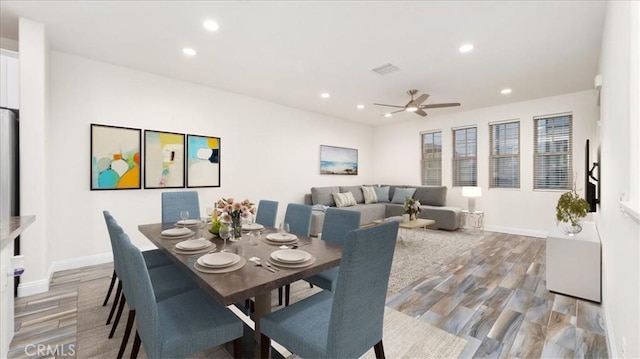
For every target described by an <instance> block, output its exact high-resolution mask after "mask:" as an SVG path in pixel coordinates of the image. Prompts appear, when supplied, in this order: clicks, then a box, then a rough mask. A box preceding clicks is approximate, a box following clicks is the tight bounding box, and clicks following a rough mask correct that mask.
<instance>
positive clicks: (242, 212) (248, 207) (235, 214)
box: [216, 197, 256, 239]
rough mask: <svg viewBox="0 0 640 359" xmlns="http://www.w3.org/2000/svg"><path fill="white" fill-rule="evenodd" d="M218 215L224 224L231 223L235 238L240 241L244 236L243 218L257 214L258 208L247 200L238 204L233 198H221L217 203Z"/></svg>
mask: <svg viewBox="0 0 640 359" xmlns="http://www.w3.org/2000/svg"><path fill="white" fill-rule="evenodd" d="M216 214H217V217H218V218H219V219H220V221H222V222H226V223H231V226H232V228H233V232H232V233H233V237H234V238H235V239H239V238H240V237H241V236H242V218H248V217H249V215H255V214H256V207H255V205H254V204H253V203H251V201H249V200H248V199H245V200H244V201H242V202H236V201H234V199H233V198H231V197H229V198H221V199H220V200H219V201H218V203H216Z"/></svg>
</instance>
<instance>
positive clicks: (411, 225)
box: [373, 217, 436, 239]
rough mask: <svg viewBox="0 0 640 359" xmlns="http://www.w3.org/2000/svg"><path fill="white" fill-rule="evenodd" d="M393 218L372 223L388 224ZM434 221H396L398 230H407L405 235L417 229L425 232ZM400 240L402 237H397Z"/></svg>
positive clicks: (421, 219) (419, 219) (420, 219)
mask: <svg viewBox="0 0 640 359" xmlns="http://www.w3.org/2000/svg"><path fill="white" fill-rule="evenodd" d="M393 220H394V219H393V217H391V218H385V219H376V220H374V221H373V223H384V222H388V221H393ZM435 223H436V221H434V220H433V219H424V218H417V219H415V220H413V221H408V222H402V221H401V220H400V221H398V225H399V227H400V228H402V229H405V230H407V233H412V232H413V230H414V229H418V228H422V230H423V231H424V230H426V229H427V227H428V226H430V225H432V224H435ZM399 238H400V239H402V235H400V236H399Z"/></svg>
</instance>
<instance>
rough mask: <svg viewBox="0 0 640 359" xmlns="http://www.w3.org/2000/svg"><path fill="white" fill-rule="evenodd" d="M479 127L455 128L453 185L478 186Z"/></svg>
mask: <svg viewBox="0 0 640 359" xmlns="http://www.w3.org/2000/svg"><path fill="white" fill-rule="evenodd" d="M476 138H477V129H476V128H475V127H470V128H461V129H457V130H453V186H455V187H459V186H477V185H478V181H477V177H478V176H477V173H478V171H477V160H478V159H477V156H476V148H477V141H476Z"/></svg>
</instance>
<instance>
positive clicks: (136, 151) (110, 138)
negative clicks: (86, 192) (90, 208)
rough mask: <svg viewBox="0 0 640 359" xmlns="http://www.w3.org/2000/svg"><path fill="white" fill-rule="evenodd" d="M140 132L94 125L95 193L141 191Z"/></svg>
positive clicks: (92, 127)
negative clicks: (101, 191) (96, 191)
mask: <svg viewBox="0 0 640 359" xmlns="http://www.w3.org/2000/svg"><path fill="white" fill-rule="evenodd" d="M141 132H142V131H141V130H140V129H137V128H127V127H117V126H108V125H98V124H93V123H92V124H91V190H92V191H94V190H115V189H140V187H141V183H142V181H141V177H140V147H141V145H140V141H141V136H140V135H141Z"/></svg>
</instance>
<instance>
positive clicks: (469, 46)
mask: <svg viewBox="0 0 640 359" xmlns="http://www.w3.org/2000/svg"><path fill="white" fill-rule="evenodd" d="M471 50H473V44H464V45H462V46H460V48H459V49H458V51H460V52H462V53H465V52H469V51H471Z"/></svg>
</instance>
